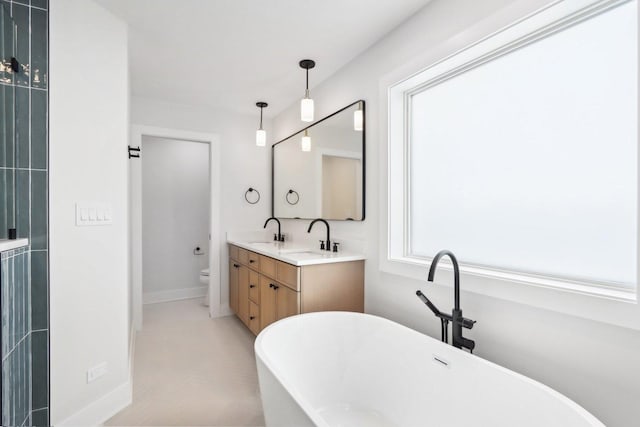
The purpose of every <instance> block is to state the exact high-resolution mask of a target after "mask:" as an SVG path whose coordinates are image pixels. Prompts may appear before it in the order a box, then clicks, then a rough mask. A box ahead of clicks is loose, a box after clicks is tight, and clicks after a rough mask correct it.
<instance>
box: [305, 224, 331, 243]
mask: <svg viewBox="0 0 640 427" xmlns="http://www.w3.org/2000/svg"><path fill="white" fill-rule="evenodd" d="M318 221H320V222H323V223H324V225H326V226H327V245H326V246H320V249H324V250H325V251H330V250H331V240H330V237H331V236H330V231H329V223H328V222H327V221H325V220H324V219H322V218H317V219H314V220H313V221H311V224H309V229H308V230H307V233H311V228H312V227H313V224H315V223H316V222H318Z"/></svg>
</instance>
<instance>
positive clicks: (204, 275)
mask: <svg viewBox="0 0 640 427" xmlns="http://www.w3.org/2000/svg"><path fill="white" fill-rule="evenodd" d="M200 283H202V284H203V285H206V286H207V295H206V296H205V297H204V305H206V306H207V307H209V269H208V268H205V269H202V270H200Z"/></svg>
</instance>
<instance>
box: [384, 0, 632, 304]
mask: <svg viewBox="0 0 640 427" xmlns="http://www.w3.org/2000/svg"><path fill="white" fill-rule="evenodd" d="M567 3H569V4H576V5H577V6H576V7H575V10H574V11H572V12H571V14H569V15H568V16H562V17H561V19H559V18H558V17H555V18H554V19H555V20H551V18H550V17H549V16H546V17H544V16H543V17H537V18H534V19H533V20H531V19H530V20H528V22H527V23H525V24H522V25H521V27H520V28H519V29H518V28H515V29H514V28H512V29H510V30H509V31H511V34H510V35H505V34H498V35H496V36H494V37H493V38H492V39H489V40H487V41H485V42H484V43H483V44H481V45H480V46H476V47H472V48H471V49H469V50H467V51H464V52H462V53H460V54H458V55H455V56H454V57H452V58H450V59H449V60H447V61H444V62H442V63H440V64H437V66H434V67H431V68H429V69H427V70H425V71H423V72H421V73H419V74H417V75H414V76H412V77H411V78H409V79H406V80H404V81H402V82H400V83H398V84H396V85H394V86H392V87H391V88H390V90H389V108H390V109H389V114H390V123H389V138H390V140H389V145H390V150H389V168H390V169H389V174H390V180H389V182H390V189H389V192H390V197H389V203H390V209H389V225H390V234H389V258H390V259H397V260H403V261H405V262H417V263H420V262H423V263H426V262H428V261H429V260H430V258H431V257H432V256H433V255H435V253H436V252H437V251H438V250H440V249H445V248H446V249H450V250H452V251H453V252H454V253H456V255H458V257H459V259H460V260H461V262H462V263H463V264H465V265H467V266H470V267H473V268H475V269H476V271H482V272H483V274H485V275H491V274H492V272H495V273H496V274H505V273H508V274H513V275H518V276H519V277H521V278H522V277H529V278H530V280H531V281H532V282H535V281H536V280H538V279H539V280H544V281H545V284H547V285H548V284H549V283H553V284H554V285H557V286H560V287H562V286H565V285H567V286H574V285H575V284H580V285H581V286H588V287H594V288H600V289H612V290H618V291H625V290H628V291H631V290H635V286H636V282H637V273H638V266H637V257H638V253H637V246H638V230H637V224H638V197H637V195H638V87H637V82H638V34H637V13H638V11H637V1H636V0H632V1H622V2H621V1H618V2H613V1H609V2H602V1H600V2H590V3H591V4H590V5H589V7H585V4H586V3H588V2H584V1H582V2H567ZM536 19H538V21H537V22H536ZM545 19H546V21H545ZM532 21H533V22H532ZM396 190H398V191H396ZM392 193H393V194H392Z"/></svg>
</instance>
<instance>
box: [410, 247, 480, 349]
mask: <svg viewBox="0 0 640 427" xmlns="http://www.w3.org/2000/svg"><path fill="white" fill-rule="evenodd" d="M445 255H446V256H448V257H449V258H451V264H453V277H454V279H453V280H454V283H453V286H454V288H453V289H454V291H453V292H454V294H453V296H454V307H453V311H452V312H451V315H448V314H445V313H442V312H441V311H440V310H438V308H437V307H436V306H435V305H433V303H432V302H431V301H429V298H427V297H426V296H425V295H424V294H423V293H422V292H421V291H416V295H417V296H418V298H420V300H421V301H422V302H423V303H425V304H426V306H427V307H429V309H430V310H431V311H432V312H433V314H435V315H436V317H438V318H439V319H440V322H441V326H442V341H443V342H446V343H448V342H449V331H448V328H449V322H451V329H452V335H453V342H452V343H451V344H452V345H453V346H454V347H457V348H466V349H467V350H469V351H470V352H472V353H473V349H474V348H475V346H476V343H475V342H474V341H473V340H470V339H467V338H465V337H463V336H462V328H467V329H471V328H473V325H474V324H475V323H476V321H475V320H471V319H466V318H464V317H463V316H462V309H461V308H460V269H459V268H458V260H457V259H456V257H455V255H454V254H453V253H452V252H451V251H447V250H443V251H440V252H438V253H437V254H436V256H435V257H434V258H433V261H431V267H430V268H429V277H428V280H429V281H430V282H433V277H434V276H435V274H436V267H437V266H438V262H439V261H440V259H441V258H442V257H443V256H445Z"/></svg>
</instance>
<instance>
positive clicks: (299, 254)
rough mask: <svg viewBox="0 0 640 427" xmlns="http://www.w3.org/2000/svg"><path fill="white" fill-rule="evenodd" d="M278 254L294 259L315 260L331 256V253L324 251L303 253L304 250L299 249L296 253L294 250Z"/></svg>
mask: <svg viewBox="0 0 640 427" xmlns="http://www.w3.org/2000/svg"><path fill="white" fill-rule="evenodd" d="M280 253H281V254H283V255H287V256H291V257H294V258H317V257H323V256H327V255H330V254H331V252H325V251H305V250H299V249H298V250H297V251H296V250H294V251H288V252H283V251H280Z"/></svg>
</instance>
